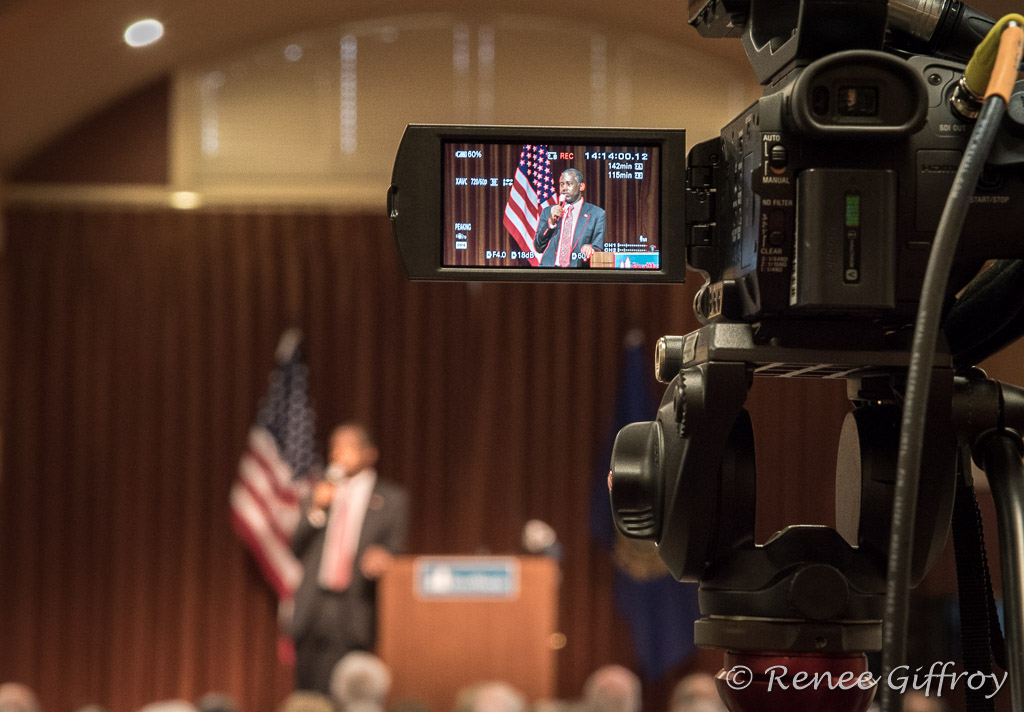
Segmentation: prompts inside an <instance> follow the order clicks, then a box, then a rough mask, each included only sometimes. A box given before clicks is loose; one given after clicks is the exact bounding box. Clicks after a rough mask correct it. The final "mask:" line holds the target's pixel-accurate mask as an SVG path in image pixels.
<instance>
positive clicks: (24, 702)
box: [0, 682, 39, 712]
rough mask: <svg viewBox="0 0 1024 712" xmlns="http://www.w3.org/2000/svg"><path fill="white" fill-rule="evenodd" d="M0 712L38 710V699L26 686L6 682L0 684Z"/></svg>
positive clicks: (34, 711) (30, 711)
mask: <svg viewBox="0 0 1024 712" xmlns="http://www.w3.org/2000/svg"><path fill="white" fill-rule="evenodd" d="M0 712H39V700H38V699H36V695H35V693H34V692H32V690H31V688H29V687H28V686H26V685H22V684H20V683H17V682H6V683H4V684H2V685H0Z"/></svg>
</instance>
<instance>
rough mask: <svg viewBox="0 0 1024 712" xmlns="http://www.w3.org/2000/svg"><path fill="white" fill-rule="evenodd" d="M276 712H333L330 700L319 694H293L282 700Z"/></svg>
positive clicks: (301, 692) (300, 692)
mask: <svg viewBox="0 0 1024 712" xmlns="http://www.w3.org/2000/svg"><path fill="white" fill-rule="evenodd" d="M278 712H335V709H334V703H333V702H331V698H330V697H328V696H327V695H324V694H322V693H320V692H304V691H299V692H293V693H291V694H290V695H288V696H287V697H285V698H284V702H282V703H281V706H280V707H278Z"/></svg>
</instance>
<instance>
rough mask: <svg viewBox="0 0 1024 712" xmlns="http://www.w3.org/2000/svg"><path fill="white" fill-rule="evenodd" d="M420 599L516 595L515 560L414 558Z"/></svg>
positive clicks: (517, 574)
mask: <svg viewBox="0 0 1024 712" xmlns="http://www.w3.org/2000/svg"><path fill="white" fill-rule="evenodd" d="M414 580H415V582H416V594H417V595H418V596H419V597H421V598H431V599H443V598H463V599H465V598H473V599H482V598H502V599H508V598H516V597H517V596H518V595H519V562H518V561H517V560H516V559H515V558H513V557H460V556H448V557H432V556H431V557H427V556H423V557H420V558H418V559H417V560H416V574H415V579H414Z"/></svg>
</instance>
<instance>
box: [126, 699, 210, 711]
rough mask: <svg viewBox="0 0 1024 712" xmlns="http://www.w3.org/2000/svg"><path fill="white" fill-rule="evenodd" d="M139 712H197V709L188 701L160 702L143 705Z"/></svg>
mask: <svg viewBox="0 0 1024 712" xmlns="http://www.w3.org/2000/svg"><path fill="white" fill-rule="evenodd" d="M139 712H196V707H195V705H193V704H192V703H191V702H188V701H187V700H160V701H159V702H150V703H149V704H148V705H143V706H142V707H140V708H139Z"/></svg>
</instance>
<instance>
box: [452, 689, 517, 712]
mask: <svg viewBox="0 0 1024 712" xmlns="http://www.w3.org/2000/svg"><path fill="white" fill-rule="evenodd" d="M454 712H527V706H526V697H524V696H523V693H521V692H520V691H519V690H517V689H516V688H514V687H513V686H512V685H510V684H508V683H507V682H481V683H477V684H476V685H470V686H469V687H464V688H463V689H462V690H460V691H459V693H458V695H456V697H455V710H454Z"/></svg>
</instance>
